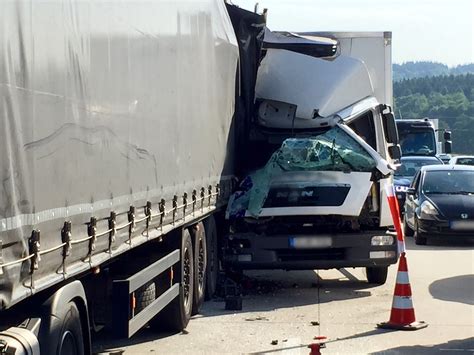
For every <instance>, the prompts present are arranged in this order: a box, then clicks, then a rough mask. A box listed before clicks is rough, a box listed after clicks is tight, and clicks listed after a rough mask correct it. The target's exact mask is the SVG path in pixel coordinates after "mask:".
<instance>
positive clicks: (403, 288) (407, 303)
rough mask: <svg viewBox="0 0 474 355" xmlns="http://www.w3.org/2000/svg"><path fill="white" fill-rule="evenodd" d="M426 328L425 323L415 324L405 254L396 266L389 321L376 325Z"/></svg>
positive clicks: (404, 328)
mask: <svg viewBox="0 0 474 355" xmlns="http://www.w3.org/2000/svg"><path fill="white" fill-rule="evenodd" d="M427 326H428V324H427V323H425V322H417V321H416V318H415V309H414V308H413V302H412V300H411V286H410V280H409V278H408V266H407V260H406V256H405V253H404V252H403V253H402V254H401V255H400V262H399V264H398V273H397V283H396V285H395V291H394V294H393V303H392V311H391V313H390V320H389V321H388V322H385V323H379V324H377V327H379V328H384V329H398V330H418V329H422V328H426V327H427Z"/></svg>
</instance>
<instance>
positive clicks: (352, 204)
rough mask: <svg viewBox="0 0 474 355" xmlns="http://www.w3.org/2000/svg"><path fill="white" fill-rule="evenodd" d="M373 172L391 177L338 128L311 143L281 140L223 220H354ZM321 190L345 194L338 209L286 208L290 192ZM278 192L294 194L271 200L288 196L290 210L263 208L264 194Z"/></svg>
mask: <svg viewBox="0 0 474 355" xmlns="http://www.w3.org/2000/svg"><path fill="white" fill-rule="evenodd" d="M376 170H378V172H379V173H380V174H383V175H385V174H388V173H389V172H390V170H389V168H388V166H387V162H386V161H385V160H384V159H382V158H381V157H380V155H379V154H378V153H377V152H375V151H374V150H373V149H372V148H371V147H370V146H369V145H367V144H366V143H365V142H363V141H362V139H361V138H360V137H358V136H357V135H356V134H355V133H354V132H353V131H352V130H351V129H350V128H348V127H346V126H344V125H342V124H338V125H337V126H336V127H334V128H332V129H330V130H329V131H327V132H326V133H324V134H321V135H319V136H316V137H310V138H290V139H286V140H285V141H284V142H283V144H282V146H281V148H280V149H278V150H277V151H276V152H275V153H274V154H273V155H272V157H271V158H270V160H269V161H268V163H267V164H266V165H265V166H264V167H263V168H262V169H259V170H257V171H256V172H254V173H253V174H251V175H249V176H248V177H247V178H245V179H244V180H243V182H242V184H241V186H240V190H239V191H237V192H236V193H235V194H234V195H233V196H232V198H231V200H230V201H229V206H228V210H227V216H228V218H239V217H244V216H253V217H259V216H272V215H307V214H338V215H346V216H358V215H359V214H360V211H361V209H362V206H363V204H364V202H365V199H366V198H367V195H368V193H369V190H370V187H371V186H372V181H371V177H372V173H374V172H375V171H376ZM321 186H325V187H329V189H325V190H321V189H319V190H320V191H318V193H324V194H327V193H330V192H329V191H330V188H333V189H335V190H337V189H341V188H343V189H345V190H346V193H345V195H344V196H343V198H342V200H341V201H340V202H339V203H332V202H328V204H326V205H321V204H319V205H318V204H316V203H310V204H306V203H304V205H303V206H297V205H296V204H295V203H292V202H291V198H292V196H291V192H295V193H296V194H299V193H301V194H303V195H304V194H306V195H308V194H314V192H315V189H318V187H321ZM282 188H283V190H285V191H286V190H288V188H289V189H290V190H291V189H294V191H289V192H288V191H286V192H280V196H278V193H276V194H273V198H274V199H278V197H280V198H284V196H282V194H285V193H287V197H288V204H287V206H284V207H291V208H283V206H278V207H277V208H276V207H274V206H266V205H265V203H266V200H267V198H268V196H269V192H270V191H271V190H274V189H276V190H278V189H280V190H281V189H282ZM308 188H309V190H308ZM347 188H349V189H348V190H347ZM297 197H298V196H296V198H297ZM307 197H311V196H307ZM293 198H295V196H293ZM301 201H302V200H301ZM346 201H347V203H346ZM302 202H304V201H302ZM280 204H282V202H280ZM264 207H265V208H264ZM267 207H269V208H267Z"/></svg>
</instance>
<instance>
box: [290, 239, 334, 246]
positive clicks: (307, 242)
mask: <svg viewBox="0 0 474 355" xmlns="http://www.w3.org/2000/svg"><path fill="white" fill-rule="evenodd" d="M331 245H332V239H331V237H318V236H314V237H293V238H290V247H292V248H295V249H315V248H327V247H330V246H331Z"/></svg>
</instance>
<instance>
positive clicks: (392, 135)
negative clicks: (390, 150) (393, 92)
mask: <svg viewBox="0 0 474 355" xmlns="http://www.w3.org/2000/svg"><path fill="white" fill-rule="evenodd" d="M383 117H384V118H385V119H384V120H383V128H384V131H385V137H386V140H387V142H388V143H393V144H398V130H397V124H396V123H395V116H394V115H393V113H392V112H388V113H386V114H384V115H383Z"/></svg>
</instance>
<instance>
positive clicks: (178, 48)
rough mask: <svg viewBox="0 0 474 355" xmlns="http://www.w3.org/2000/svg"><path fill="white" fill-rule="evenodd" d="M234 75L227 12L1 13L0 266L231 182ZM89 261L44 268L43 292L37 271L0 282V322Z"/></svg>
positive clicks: (157, 5) (95, 5)
mask: <svg viewBox="0 0 474 355" xmlns="http://www.w3.org/2000/svg"><path fill="white" fill-rule="evenodd" d="M237 63H238V47H237V40H236V38H235V34H234V30H233V28H232V24H231V21H230V18H229V16H228V13H227V10H226V7H225V3H224V2H223V1H219V0H215V1H213V0H202V1H192V0H189V1H183V0H181V1H152V0H148V1H132V0H125V1H79V0H73V1H67V2H64V1H60V0H48V1H43V0H29V1H26V0H23V1H14V0H3V1H1V2H0V240H1V246H0V249H1V254H0V263H4V264H5V263H9V262H12V261H14V260H16V259H20V258H24V257H28V256H29V255H31V245H30V246H29V245H28V240H29V238H30V236H31V234H32V230H40V231H41V242H40V244H41V250H47V249H48V248H53V247H55V246H57V245H60V244H61V241H62V239H61V228H62V227H63V223H64V222H65V221H66V220H70V221H71V222H72V231H71V234H72V238H73V239H74V240H79V239H80V238H84V237H87V228H86V227H87V226H86V223H87V222H88V221H89V219H90V217H92V216H94V217H96V218H97V220H98V221H99V222H98V223H99V224H100V225H98V228H99V229H100V228H102V229H106V227H104V226H106V223H107V222H106V221H105V222H103V219H105V218H106V217H107V216H108V215H109V213H110V212H111V211H112V210H113V211H116V212H117V213H119V217H118V222H120V221H125V222H126V220H127V215H126V211H127V210H128V208H129V206H130V205H135V206H143V204H145V203H146V201H151V202H153V203H156V202H158V201H160V199H164V200H166V201H167V208H170V207H171V200H172V199H173V196H175V195H177V196H180V198H181V196H183V194H184V193H188V194H189V196H191V193H192V191H193V189H198V191H199V189H200V188H201V187H205V188H206V191H207V187H208V186H209V185H211V186H216V184H217V183H219V182H222V181H223V180H226V179H228V178H229V176H230V175H232V174H233V166H232V156H231V155H232V151H233V147H232V146H231V145H232V141H231V140H229V136H231V124H232V122H231V121H232V117H233V113H234V101H235V77H236V68H237ZM138 213H139V211H137V214H138ZM140 213H141V211H140ZM104 223H105V224H104ZM124 232H125V230H124ZM125 234H126V233H123V235H122V236H120V235H117V239H118V240H117V242H116V244H117V245H120V244H123V242H124V240H126V236H125ZM88 247H89V246H88V243H82V244H80V243H77V244H75V245H73V247H72V250H71V255H70V256H68V263H69V268H68V272H67V273H61V272H58V270H59V269H60V268H61V265H62V261H63V254H62V253H63V249H62V248H60V249H57V250H53V251H51V252H50V253H49V254H48V255H44V256H42V260H41V262H40V263H39V267H38V269H37V270H35V285H32V283H31V277H30V271H31V269H30V261H31V260H26V261H25V262H23V263H16V264H14V265H11V266H8V267H3V268H0V270H1V272H0V308H5V307H9V306H10V305H12V304H13V303H15V302H17V301H18V300H20V299H23V298H25V297H27V296H28V295H30V294H31V293H32V292H33V291H34V290H36V291H38V290H40V289H42V288H45V287H46V286H47V285H48V284H51V283H54V282H57V281H58V280H62V279H64V278H66V277H68V276H70V275H73V274H75V273H78V272H80V271H81V270H82V271H83V269H84V267H90V266H91V265H92V264H93V260H92V261H91V259H89V260H88V261H87V259H85V258H84V257H85V255H87V254H88V252H87V249H88ZM106 249H107V238H105V239H104V240H103V241H102V240H99V241H97V247H96V251H105V250H106ZM33 286H34V289H33Z"/></svg>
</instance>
